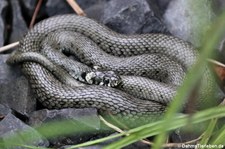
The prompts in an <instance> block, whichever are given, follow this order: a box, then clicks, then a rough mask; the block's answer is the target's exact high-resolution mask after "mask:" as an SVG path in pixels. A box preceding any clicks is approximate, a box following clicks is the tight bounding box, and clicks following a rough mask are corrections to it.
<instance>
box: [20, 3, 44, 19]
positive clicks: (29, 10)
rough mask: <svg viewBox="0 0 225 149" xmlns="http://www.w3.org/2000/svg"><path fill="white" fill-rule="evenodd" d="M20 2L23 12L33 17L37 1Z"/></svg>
mask: <svg viewBox="0 0 225 149" xmlns="http://www.w3.org/2000/svg"><path fill="white" fill-rule="evenodd" d="M20 4H21V6H22V10H23V12H25V15H26V16H27V17H29V18H30V19H31V17H32V15H33V13H34V10H35V7H36V4H37V1H34V0H25V1H20ZM38 14H40V13H38Z"/></svg>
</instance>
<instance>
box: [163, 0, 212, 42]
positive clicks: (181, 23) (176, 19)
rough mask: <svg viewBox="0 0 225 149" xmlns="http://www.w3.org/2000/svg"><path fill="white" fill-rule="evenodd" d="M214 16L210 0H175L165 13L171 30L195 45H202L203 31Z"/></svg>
mask: <svg viewBox="0 0 225 149" xmlns="http://www.w3.org/2000/svg"><path fill="white" fill-rule="evenodd" d="M192 4H193V5H192ZM214 17H215V14H214V12H213V11H212V9H211V1H209V0H198V1H195V0H190V1H187V0H173V1H172V2H171V3H170V4H169V6H168V9H167V10H166V12H165V14H164V19H165V23H166V25H167V28H168V29H169V31H170V32H171V33H172V34H173V35H174V36H177V37H179V38H181V39H183V40H186V41H189V42H191V43H192V44H194V45H195V46H200V44H201V42H202V41H201V40H202V37H203V32H204V31H206V30H207V28H208V27H209V25H210V24H211V22H212V20H213V19H214Z"/></svg>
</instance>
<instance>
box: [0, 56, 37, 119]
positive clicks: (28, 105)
mask: <svg viewBox="0 0 225 149" xmlns="http://www.w3.org/2000/svg"><path fill="white" fill-rule="evenodd" d="M7 58H8V55H0V103H1V104H5V105H7V106H9V107H10V108H12V109H14V110H15V111H17V112H18V113H20V114H22V115H27V113H29V112H31V111H34V109H35V107H36V100H34V99H33V98H31V91H30V88H29V84H28V81H27V79H26V78H25V77H24V76H23V75H22V74H21V72H20V70H19V68H18V67H17V66H15V67H11V66H9V65H7V64H6V60H7Z"/></svg>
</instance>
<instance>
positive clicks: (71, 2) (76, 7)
mask: <svg viewBox="0 0 225 149" xmlns="http://www.w3.org/2000/svg"><path fill="white" fill-rule="evenodd" d="M66 1H67V3H68V4H69V5H70V6H71V7H72V8H73V10H74V11H75V12H76V13H77V14H78V15H79V16H86V14H85V13H84V11H83V10H82V9H81V8H80V6H79V5H78V4H77V2H76V1H75V0H66Z"/></svg>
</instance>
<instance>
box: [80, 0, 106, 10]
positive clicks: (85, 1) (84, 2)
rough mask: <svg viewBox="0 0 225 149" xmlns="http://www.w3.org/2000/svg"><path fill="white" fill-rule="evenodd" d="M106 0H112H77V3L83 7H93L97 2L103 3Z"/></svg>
mask: <svg viewBox="0 0 225 149" xmlns="http://www.w3.org/2000/svg"><path fill="white" fill-rule="evenodd" d="M106 1H110V0H76V2H77V4H78V5H79V6H80V7H81V8H82V9H87V8H90V7H92V6H93V5H95V4H101V3H104V2H106Z"/></svg>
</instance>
